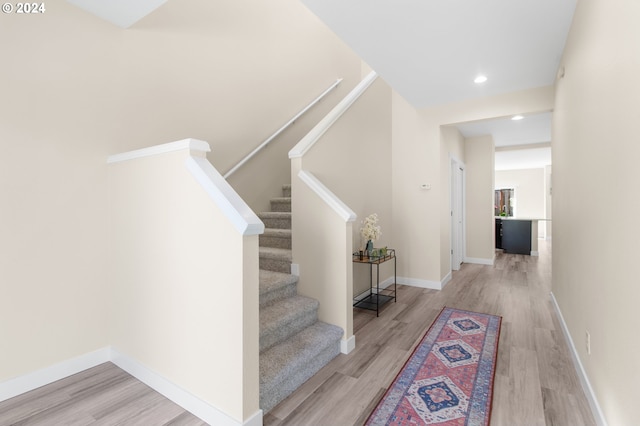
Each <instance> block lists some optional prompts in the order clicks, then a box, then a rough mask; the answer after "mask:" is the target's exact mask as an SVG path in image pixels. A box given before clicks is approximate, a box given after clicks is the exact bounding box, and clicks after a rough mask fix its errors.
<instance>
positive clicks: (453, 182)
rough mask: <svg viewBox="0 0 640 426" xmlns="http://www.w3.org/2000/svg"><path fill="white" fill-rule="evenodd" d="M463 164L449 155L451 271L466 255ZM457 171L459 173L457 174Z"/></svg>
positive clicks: (458, 267) (464, 174)
mask: <svg viewBox="0 0 640 426" xmlns="http://www.w3.org/2000/svg"><path fill="white" fill-rule="evenodd" d="M465 168H466V167H465V164H464V163H463V162H462V161H460V160H459V159H458V158H456V157H455V156H453V155H449V211H450V216H449V222H450V241H449V245H450V247H451V258H450V265H451V270H452V271H458V270H460V265H461V264H462V263H463V262H464V259H465V257H466V245H467V243H466V234H467V220H466V208H465V204H466V203H465V201H466V192H465V191H466V185H465V177H466V170H465ZM458 171H459V174H458Z"/></svg>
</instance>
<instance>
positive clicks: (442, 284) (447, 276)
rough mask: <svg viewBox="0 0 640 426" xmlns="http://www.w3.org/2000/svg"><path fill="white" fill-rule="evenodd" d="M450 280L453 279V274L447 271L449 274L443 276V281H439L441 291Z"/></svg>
mask: <svg viewBox="0 0 640 426" xmlns="http://www.w3.org/2000/svg"><path fill="white" fill-rule="evenodd" d="M451 278H453V272H452V271H449V273H448V274H447V275H445V277H444V278H443V279H441V280H440V288H441V289H443V288H444V286H445V285H447V284H448V283H449V281H451Z"/></svg>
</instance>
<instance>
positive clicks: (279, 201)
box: [271, 197, 291, 212]
mask: <svg viewBox="0 0 640 426" xmlns="http://www.w3.org/2000/svg"><path fill="white" fill-rule="evenodd" d="M271 211H274V212H290V211H291V197H276V198H272V199H271Z"/></svg>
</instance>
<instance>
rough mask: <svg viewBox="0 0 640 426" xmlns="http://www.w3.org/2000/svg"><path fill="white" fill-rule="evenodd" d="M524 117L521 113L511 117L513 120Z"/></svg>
mask: <svg viewBox="0 0 640 426" xmlns="http://www.w3.org/2000/svg"><path fill="white" fill-rule="evenodd" d="M523 118H524V117H523V116H521V115H514V116H513V117H511V119H512V120H513V121H518V120H522V119H523Z"/></svg>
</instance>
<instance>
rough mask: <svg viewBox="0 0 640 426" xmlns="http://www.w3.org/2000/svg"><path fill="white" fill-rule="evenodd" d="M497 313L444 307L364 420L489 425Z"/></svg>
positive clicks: (380, 423) (444, 424)
mask: <svg viewBox="0 0 640 426" xmlns="http://www.w3.org/2000/svg"><path fill="white" fill-rule="evenodd" d="M501 321H502V318H501V317H498V316H495V315H488V314H480V313H477V312H469V311H463V310H460V309H453V308H444V309H443V310H442V312H440V315H438V318H436V320H435V322H434V323H433V324H432V325H431V327H430V328H429V330H428V331H427V332H426V334H425V335H424V337H423V338H422V341H421V342H420V343H419V344H418V346H417V347H416V349H415V350H414V351H413V354H412V355H411V357H409V359H408V360H407V362H406V363H405V365H404V367H402V370H400V373H398V375H397V376H396V379H395V380H394V381H393V383H392V384H391V386H390V387H389V389H388V390H387V392H386V393H385V395H384V397H383V398H382V400H381V401H380V402H379V403H378V405H377V407H376V409H375V410H374V411H373V413H371V416H369V419H368V420H367V423H366V424H367V425H376V426H377V425H385V426H386V425H402V426H404V425H412V426H415V425H434V424H436V425H442V426H452V425H456V426H461V425H465V426H476V425H488V424H489V417H490V414H491V396H492V392H493V378H494V375H495V366H496V356H497V353H498V339H499V337H500V323H501Z"/></svg>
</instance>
